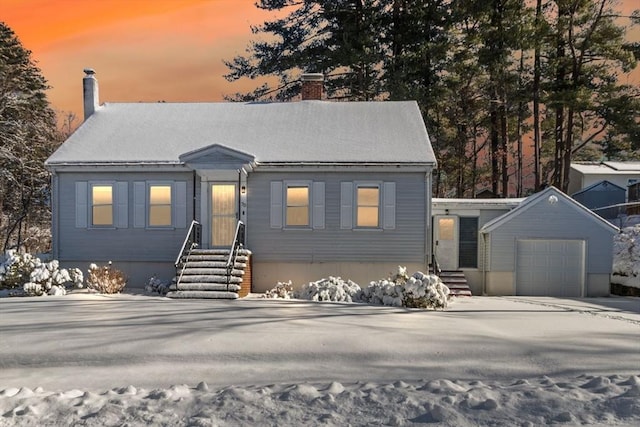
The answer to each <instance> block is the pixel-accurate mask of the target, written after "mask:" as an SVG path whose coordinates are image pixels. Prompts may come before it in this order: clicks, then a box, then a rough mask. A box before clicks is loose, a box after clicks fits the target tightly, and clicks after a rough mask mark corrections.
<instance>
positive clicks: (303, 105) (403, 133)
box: [47, 101, 436, 165]
mask: <svg viewBox="0 0 640 427" xmlns="http://www.w3.org/2000/svg"><path fill="white" fill-rule="evenodd" d="M213 144H220V145H223V146H226V147H229V148H232V149H234V150H238V151H241V152H244V153H248V154H251V155H253V156H255V158H256V161H257V162H258V163H269V162H285V163H289V162H291V163H298V162H310V163H412V164H416V163H417V164H422V163H424V164H435V162H436V160H435V156H434V153H433V149H432V147H431V144H430V142H429V137H428V135H427V131H426V129H425V125H424V122H423V120H422V116H421V114H420V110H419V108H418V105H417V103H415V102H414V101H402V102H324V101H301V102H287V103H131V104H111V103H106V104H104V105H103V106H101V107H100V108H98V110H97V111H96V112H95V113H94V114H93V115H92V116H91V117H89V119H88V120H87V121H85V122H84V123H83V124H82V125H81V126H80V127H79V128H78V129H77V130H76V132H75V133H73V134H72V135H71V136H70V137H69V139H68V140H67V141H66V142H65V143H64V144H63V145H62V146H61V147H60V148H59V149H58V150H57V151H56V152H55V153H54V154H53V155H52V156H51V157H50V158H49V159H48V160H47V164H49V165H56V164H73V163H92V162H98V163H110V162H113V163H120V162H134V163H135V162H151V163H153V162H158V163H177V162H179V156H180V155H181V154H184V153H187V152H191V151H194V150H198V149H200V148H203V147H207V146H210V145H213Z"/></svg>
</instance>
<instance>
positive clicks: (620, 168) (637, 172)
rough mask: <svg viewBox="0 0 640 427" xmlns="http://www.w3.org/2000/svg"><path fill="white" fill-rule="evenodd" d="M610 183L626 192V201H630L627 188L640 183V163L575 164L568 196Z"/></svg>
mask: <svg viewBox="0 0 640 427" xmlns="http://www.w3.org/2000/svg"><path fill="white" fill-rule="evenodd" d="M602 181H608V182H609V183H611V184H614V185H617V186H618V187H621V188H623V189H624V190H625V199H624V200H623V201H622V203H624V202H626V201H627V200H628V191H627V188H628V187H629V185H631V184H634V183H636V182H640V162H614V161H604V162H598V163H596V162H574V163H571V168H570V170H569V187H568V189H567V193H568V194H575V193H577V192H579V191H581V190H584V189H586V188H588V187H590V186H592V185H594V184H597V183H599V182H602Z"/></svg>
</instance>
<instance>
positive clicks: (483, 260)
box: [478, 209, 508, 269]
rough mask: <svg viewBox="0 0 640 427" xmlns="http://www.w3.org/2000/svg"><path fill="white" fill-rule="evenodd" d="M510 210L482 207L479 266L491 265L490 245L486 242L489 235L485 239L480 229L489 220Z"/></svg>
mask: <svg viewBox="0 0 640 427" xmlns="http://www.w3.org/2000/svg"><path fill="white" fill-rule="evenodd" d="M507 212H508V210H504V209H481V210H480V217H479V218H478V268H479V269H480V268H484V269H486V268H488V267H489V248H490V246H489V245H488V244H486V243H485V241H486V242H488V241H489V239H488V236H487V238H486V239H485V240H483V237H482V233H480V231H479V230H480V229H481V228H482V227H483V226H484V225H485V224H486V223H488V222H489V221H491V220H492V219H494V218H497V217H499V216H502V215H504V214H505V213H507Z"/></svg>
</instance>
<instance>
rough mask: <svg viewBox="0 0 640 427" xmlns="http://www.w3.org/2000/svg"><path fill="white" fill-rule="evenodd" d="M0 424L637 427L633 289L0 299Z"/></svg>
mask: <svg viewBox="0 0 640 427" xmlns="http://www.w3.org/2000/svg"><path fill="white" fill-rule="evenodd" d="M0 415H1V416H0V426H8V425H10V426H13V425H20V426H24V425H26V426H42V425H65V426H66V425H87V426H92V425H95V426H97V425H100V426H102V425H129V426H138V425H140V426H142V425H171V426H181V425H184V426H214V425H222V426H226V425H233V426H235V425H284V426H301V425H336V426H345V425H413V424H416V423H417V424H420V423H429V424H431V423H432V424H434V425H450V426H466V425H469V426H471V425H504V426H512V425H520V426H533V425H545V424H560V425H578V424H589V425H628V426H631V425H634V426H635V425H638V424H639V423H640V299H638V298H632V297H627V298H598V299H582V300H569V299H566V300H563V299H554V298H524V297H503V298H489V297H472V298H464V299H459V300H457V301H456V302H455V303H454V304H453V305H451V306H449V308H448V309H447V310H446V311H426V310H420V309H402V308H393V307H380V306H370V305H362V304H348V303H317V302H310V301H299V300H265V299H257V298H247V299H243V300H238V301H202V300H194V301H180V300H170V299H166V298H162V297H149V296H141V295H113V296H107V295H95V294H86V293H73V294H70V295H67V296H61V297H56V296H53V297H40V298H3V299H0Z"/></svg>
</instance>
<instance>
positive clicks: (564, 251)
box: [516, 240, 585, 297]
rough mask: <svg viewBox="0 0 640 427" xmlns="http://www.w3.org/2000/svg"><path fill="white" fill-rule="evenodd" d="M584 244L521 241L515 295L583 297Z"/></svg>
mask: <svg viewBox="0 0 640 427" xmlns="http://www.w3.org/2000/svg"><path fill="white" fill-rule="evenodd" d="M584 248H585V242H584V240H518V245H517V254H516V295H536V296H541V295H545V296H554V297H581V296H582V295H583V292H582V290H583V288H584V259H585V250H584Z"/></svg>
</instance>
